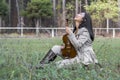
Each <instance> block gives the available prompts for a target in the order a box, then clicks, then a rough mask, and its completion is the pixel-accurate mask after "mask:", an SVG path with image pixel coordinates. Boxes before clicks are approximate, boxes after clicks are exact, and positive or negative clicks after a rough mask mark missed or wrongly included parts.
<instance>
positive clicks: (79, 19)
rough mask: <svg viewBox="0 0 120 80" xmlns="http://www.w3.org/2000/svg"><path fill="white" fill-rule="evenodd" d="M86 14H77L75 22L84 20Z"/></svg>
mask: <svg viewBox="0 0 120 80" xmlns="http://www.w3.org/2000/svg"><path fill="white" fill-rule="evenodd" d="M84 16H85V13H80V14H77V15H76V16H75V18H74V20H75V22H79V23H80V22H82V21H83V17H84Z"/></svg>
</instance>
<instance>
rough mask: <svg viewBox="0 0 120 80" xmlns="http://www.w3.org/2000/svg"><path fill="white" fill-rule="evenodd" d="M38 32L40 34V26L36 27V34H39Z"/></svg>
mask: <svg viewBox="0 0 120 80" xmlns="http://www.w3.org/2000/svg"><path fill="white" fill-rule="evenodd" d="M38 34H39V28H38V26H37V27H36V36H38Z"/></svg>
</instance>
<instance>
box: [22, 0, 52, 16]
mask: <svg viewBox="0 0 120 80" xmlns="http://www.w3.org/2000/svg"><path fill="white" fill-rule="evenodd" d="M22 14H23V15H24V16H27V17H28V18H42V17H50V16H51V15H52V4H51V2H50V0H31V2H29V3H28V4H27V8H26V9H25V11H23V13H22Z"/></svg>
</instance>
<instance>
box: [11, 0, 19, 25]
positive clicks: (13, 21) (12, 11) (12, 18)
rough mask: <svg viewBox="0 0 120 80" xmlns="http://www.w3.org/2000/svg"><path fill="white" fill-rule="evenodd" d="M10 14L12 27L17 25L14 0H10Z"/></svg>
mask: <svg viewBox="0 0 120 80" xmlns="http://www.w3.org/2000/svg"><path fill="white" fill-rule="evenodd" d="M10 11H11V12H10V16H11V19H10V21H11V25H10V26H13V27H16V26H17V22H18V20H17V8H16V0H11V10H10Z"/></svg>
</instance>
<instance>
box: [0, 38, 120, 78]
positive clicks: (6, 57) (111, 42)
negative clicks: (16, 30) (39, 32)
mask: <svg viewBox="0 0 120 80" xmlns="http://www.w3.org/2000/svg"><path fill="white" fill-rule="evenodd" d="M61 43H62V42H61V39H60V38H47V39H0V80H119V79H120V76H119V74H120V60H119V58H120V54H119V53H120V50H119V49H120V46H119V44H120V39H119V38H117V39H112V38H109V39H108V38H97V39H95V42H94V43H93V47H94V49H95V52H96V55H97V58H98V61H99V62H100V63H101V64H102V66H103V70H102V71H100V70H99V69H98V71H97V70H95V69H94V66H93V65H90V70H84V69H83V68H81V67H80V66H79V65H74V67H73V68H68V69H64V68H63V69H57V68H56V67H55V65H54V62H53V63H51V64H50V65H49V66H46V68H45V69H39V70H36V69H34V68H31V65H32V66H35V65H36V64H38V63H39V60H41V59H42V58H43V56H44V55H45V53H46V52H47V51H48V50H49V49H50V48H51V47H52V46H53V45H56V44H58V45H60V44H61ZM16 44H17V45H16ZM111 56H112V57H111ZM58 60H61V58H59V57H57V60H55V61H58Z"/></svg>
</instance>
